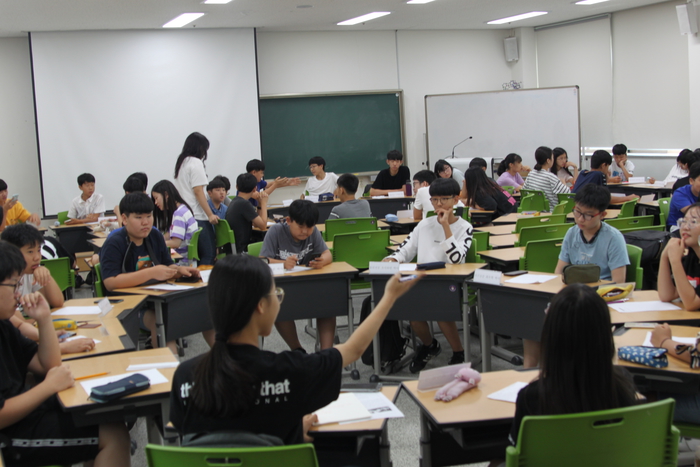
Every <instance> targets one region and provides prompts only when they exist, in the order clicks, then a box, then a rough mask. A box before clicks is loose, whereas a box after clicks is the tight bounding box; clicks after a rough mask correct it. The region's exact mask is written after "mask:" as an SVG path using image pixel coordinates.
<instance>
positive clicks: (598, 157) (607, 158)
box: [591, 149, 612, 169]
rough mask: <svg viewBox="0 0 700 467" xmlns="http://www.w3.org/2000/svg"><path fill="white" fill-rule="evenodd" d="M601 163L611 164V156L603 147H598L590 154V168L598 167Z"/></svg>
mask: <svg viewBox="0 0 700 467" xmlns="http://www.w3.org/2000/svg"><path fill="white" fill-rule="evenodd" d="M603 164H608V165H611V164H612V156H611V155H610V153H609V152H608V151H606V150H605V149H598V150H597V151H594V152H593V155H592V156H591V169H599V168H600V166H601V165H603Z"/></svg>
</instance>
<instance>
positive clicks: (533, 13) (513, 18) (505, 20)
mask: <svg viewBox="0 0 700 467" xmlns="http://www.w3.org/2000/svg"><path fill="white" fill-rule="evenodd" d="M546 14H547V12H546V11H531V12H530V13H523V14H522V15H515V16H509V17H508V18H501V19H495V20H493V21H489V22H488V23H486V24H505V23H512V22H513V21H520V20H521V19H528V18H534V17H535V16H540V15H546Z"/></svg>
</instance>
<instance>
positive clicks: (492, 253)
mask: <svg viewBox="0 0 700 467" xmlns="http://www.w3.org/2000/svg"><path fill="white" fill-rule="evenodd" d="M479 254H480V255H481V256H482V257H483V258H485V259H486V260H487V261H488V259H487V258H493V259H497V260H499V261H519V260H520V258H521V257H522V256H525V247H524V246H516V247H512V248H500V249H497V250H486V251H480V252H479Z"/></svg>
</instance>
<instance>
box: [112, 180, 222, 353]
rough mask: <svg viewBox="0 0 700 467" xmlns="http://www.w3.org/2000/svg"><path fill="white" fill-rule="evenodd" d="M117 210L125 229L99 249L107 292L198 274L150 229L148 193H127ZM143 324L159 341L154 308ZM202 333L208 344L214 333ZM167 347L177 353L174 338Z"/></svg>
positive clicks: (154, 340) (151, 206) (154, 230)
mask: <svg viewBox="0 0 700 467" xmlns="http://www.w3.org/2000/svg"><path fill="white" fill-rule="evenodd" d="M119 211H120V212H121V216H122V218H121V220H122V223H123V224H124V228H123V229H120V230H116V231H115V232H114V234H112V235H110V236H109V237H107V240H105V242H104V245H103V246H102V249H101V250H100V264H101V265H102V282H103V283H104V286H105V288H106V289H107V291H109V292H112V291H114V290H116V289H121V288H124V287H138V286H139V285H142V284H145V283H147V282H159V281H167V280H170V279H176V278H178V277H180V276H186V277H190V276H195V277H199V271H198V270H197V268H193V267H188V266H177V265H176V264H174V263H173V260H172V257H171V256H170V250H169V249H168V247H167V246H165V240H164V239H163V235H162V234H161V233H160V232H158V230H156V229H154V228H153V201H151V198H149V197H148V195H146V194H145V193H129V194H128V195H126V196H124V197H123V198H122V200H121V201H120V202H119ZM143 323H144V325H145V326H146V328H148V329H149V330H150V331H151V338H152V341H153V342H158V341H157V337H156V325H155V313H154V312H153V310H147V311H146V312H145V313H144V315H143ZM203 335H204V338H205V339H208V340H207V342H208V343H209V345H211V344H212V343H213V337H214V336H213V333H212V332H210V333H203ZM168 347H170V349H171V350H172V351H173V353H176V352H177V347H176V346H175V341H172V342H168Z"/></svg>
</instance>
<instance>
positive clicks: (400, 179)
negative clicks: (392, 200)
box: [369, 149, 411, 196]
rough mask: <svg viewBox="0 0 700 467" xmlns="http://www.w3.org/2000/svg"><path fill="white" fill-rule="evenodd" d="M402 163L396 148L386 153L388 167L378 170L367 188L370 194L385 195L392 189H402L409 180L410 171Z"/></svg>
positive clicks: (401, 157) (400, 155)
mask: <svg viewBox="0 0 700 467" xmlns="http://www.w3.org/2000/svg"><path fill="white" fill-rule="evenodd" d="M402 163H403V154H401V153H400V152H399V151H397V150H395V149H394V150H393V151H389V153H388V154H387V155H386V165H388V166H389V168H388V169H384V170H380V171H379V173H378V174H377V178H376V179H375V180H374V184H372V188H371V189H370V190H369V194H370V196H386V195H388V194H389V192H392V191H403V188H404V185H405V184H406V182H407V181H410V180H411V171H410V170H409V169H408V167H406V166H405V165H401V164H402Z"/></svg>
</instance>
